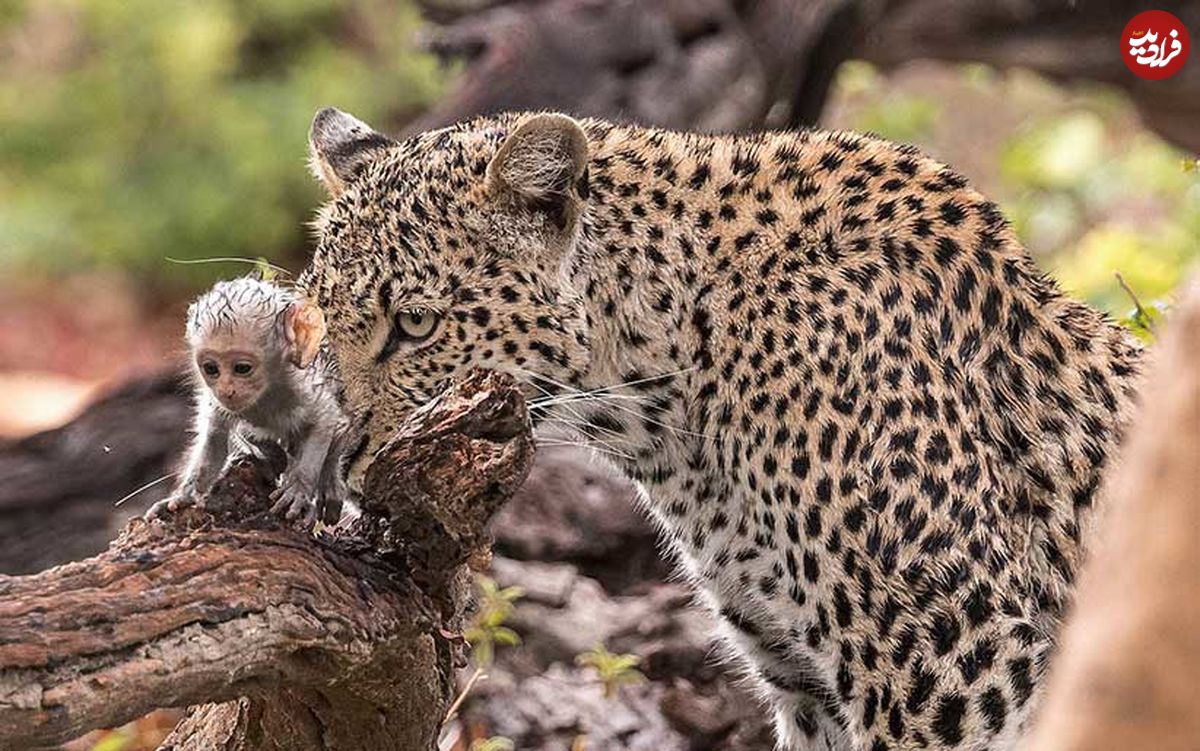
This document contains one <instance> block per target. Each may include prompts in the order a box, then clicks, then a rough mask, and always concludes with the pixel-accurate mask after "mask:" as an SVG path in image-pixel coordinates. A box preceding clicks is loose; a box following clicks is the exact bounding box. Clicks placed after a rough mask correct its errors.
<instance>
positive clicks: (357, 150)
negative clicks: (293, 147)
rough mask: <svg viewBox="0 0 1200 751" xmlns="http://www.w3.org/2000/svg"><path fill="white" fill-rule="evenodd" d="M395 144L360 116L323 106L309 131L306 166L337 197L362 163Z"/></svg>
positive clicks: (359, 169) (355, 174)
mask: <svg viewBox="0 0 1200 751" xmlns="http://www.w3.org/2000/svg"><path fill="white" fill-rule="evenodd" d="M395 145H396V141H395V140H393V139H391V138H388V137H387V136H385V135H383V134H382V133H378V132H376V131H374V130H372V129H371V126H370V125H367V124H366V123H364V122H363V121H362V120H359V119H358V118H356V117H354V116H352V115H347V114H346V113H345V112H342V111H341V110H338V109H334V108H333V107H326V108H325V109H323V110H321V111H320V112H318V113H317V114H316V117H314V118H313V121H312V127H311V128H310V129H309V131H308V152H309V167H310V168H311V169H312V171H313V174H314V175H316V176H317V179H319V180H320V181H321V182H322V183H324V184H325V189H326V190H328V191H329V194H330V195H331V196H334V197H336V196H337V195H338V194H339V193H341V192H342V191H343V190H344V189H345V187H346V183H348V182H349V181H350V180H353V179H354V178H355V177H357V176H358V173H359V171H361V170H362V168H363V166H364V165H365V164H367V163H368V162H370V161H371V160H372V159H373V158H374V157H376V156H377V155H378V153H379V152H380V151H382V150H384V149H386V148H388V147H389V146H395Z"/></svg>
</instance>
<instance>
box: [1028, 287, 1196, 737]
mask: <svg viewBox="0 0 1200 751" xmlns="http://www.w3.org/2000/svg"><path fill="white" fill-rule="evenodd" d="M1144 393H1146V394H1148V395H1151V396H1150V398H1149V399H1148V400H1147V403H1146V404H1145V407H1144V409H1145V411H1144V413H1143V414H1142V415H1141V416H1140V418H1139V419H1138V420H1137V421H1136V423H1135V427H1134V429H1133V432H1132V434H1131V436H1130V438H1129V442H1128V444H1127V446H1126V448H1125V450H1124V452H1123V456H1122V458H1121V462H1120V465H1119V468H1118V470H1117V471H1116V473H1115V474H1114V475H1113V476H1112V477H1110V478H1109V480H1108V482H1109V491H1108V494H1107V497H1109V498H1110V499H1111V506H1110V508H1109V509H1107V511H1106V513H1107V517H1106V518H1105V519H1104V522H1103V523H1104V525H1105V526H1104V529H1103V531H1102V537H1101V538H1100V542H1099V544H1098V545H1097V546H1096V548H1095V550H1094V553H1093V557H1092V559H1091V560H1090V561H1089V563H1088V566H1087V569H1086V571H1085V577H1084V581H1083V583H1082V585H1081V587H1080V592H1079V599H1078V601H1077V605H1076V610H1075V613H1074V615H1073V617H1072V618H1071V621H1070V623H1069V625H1068V626H1067V628H1066V631H1065V632H1064V636H1063V644H1062V647H1061V651H1060V653H1059V656H1058V657H1057V658H1056V661H1055V663H1054V667H1053V669H1052V672H1051V678H1050V683H1049V688H1048V697H1047V703H1046V705H1045V707H1044V709H1043V712H1042V717H1041V720H1040V722H1039V723H1038V724H1037V726H1036V728H1035V730H1034V733H1033V738H1032V742H1031V743H1030V744H1029V746H1028V748H1029V749H1030V751H1051V750H1053V751H1075V750H1078V751H1083V750H1084V749H1100V748H1112V749H1126V750H1127V751H1142V750H1144V751H1192V750H1193V749H1196V748H1200V713H1198V712H1197V711H1196V710H1197V708H1200V693H1198V692H1197V689H1196V675H1197V674H1200V628H1198V625H1200V603H1198V602H1197V600H1196V598H1195V593H1196V592H1197V591H1200V547H1198V546H1197V530H1200V461H1198V459H1200V279H1196V280H1194V281H1193V283H1192V284H1191V287H1190V290H1189V291H1188V292H1187V294H1186V299H1185V300H1184V302H1183V304H1181V305H1180V306H1179V307H1178V308H1176V309H1175V310H1173V311H1172V312H1171V315H1170V319H1169V321H1168V328H1167V332H1166V336H1165V337H1164V340H1163V341H1162V343H1161V348H1160V350H1159V352H1158V359H1157V362H1156V364H1155V373H1154V374H1153V375H1152V377H1151V379H1150V381H1149V382H1148V384H1147V387H1146V388H1145V389H1144Z"/></svg>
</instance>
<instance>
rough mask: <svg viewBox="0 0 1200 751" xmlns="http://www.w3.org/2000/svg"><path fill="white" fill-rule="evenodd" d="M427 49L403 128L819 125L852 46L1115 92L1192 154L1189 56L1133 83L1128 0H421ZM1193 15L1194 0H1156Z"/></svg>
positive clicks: (883, 55)
mask: <svg viewBox="0 0 1200 751" xmlns="http://www.w3.org/2000/svg"><path fill="white" fill-rule="evenodd" d="M425 5H426V7H427V8H428V9H429V13H430V15H431V17H432V18H434V19H436V20H439V21H441V22H443V24H444V26H443V27H441V28H440V29H438V30H434V31H431V32H430V34H429V38H428V43H429V46H430V47H431V48H432V49H433V50H434V51H436V52H438V53H439V54H441V55H443V56H444V57H446V58H448V59H464V60H466V61H467V68H466V71H465V72H464V74H463V75H462V77H461V78H460V80H459V81H458V84H457V86H456V87H455V89H454V90H453V91H452V92H451V93H450V94H449V96H447V97H446V98H445V99H443V100H442V101H441V102H439V103H438V104H437V105H436V106H435V107H434V108H433V110H432V111H431V112H429V113H428V114H427V115H426V116H425V117H423V118H420V119H418V120H417V121H416V123H415V124H413V127H412V130H424V129H428V128H431V127H440V126H443V125H447V124H449V123H452V122H456V121H458V120H462V119H465V118H468V117H472V116H474V115H478V114H486V113H492V112H500V111H504V110H523V109H558V110H563V111H566V112H570V113H574V114H577V115H585V116H595V117H607V118H617V119H629V120H633V121H635V122H639V123H643V124H647V125H659V126H664V127H669V128H678V129H690V130H749V129H756V128H763V127H770V128H778V127H798V126H803V125H814V124H816V123H817V121H818V118H819V116H820V113H821V109H822V107H823V105H824V103H825V100H826V98H827V96H828V94H829V86H830V84H831V82H832V80H833V76H834V73H835V72H836V70H837V68H838V66H839V65H841V63H843V62H845V61H846V60H848V59H851V58H860V59H866V60H869V61H871V62H875V63H877V64H880V65H882V66H885V67H891V66H897V65H901V64H903V63H906V62H910V61H913V60H920V59H934V60H945V61H950V62H977V63H985V64H987V65H992V66H995V67H997V68H1013V67H1020V68H1029V69H1032V70H1035V71H1037V72H1039V73H1042V74H1044V75H1047V76H1049V77H1051V78H1054V79H1057V80H1059V81H1062V82H1064V83H1067V84H1079V83H1093V82H1095V83H1103V84H1109V85H1113V86H1116V87H1118V88H1120V89H1122V90H1124V91H1125V92H1126V93H1127V94H1128V95H1129V96H1130V97H1131V99H1132V100H1133V102H1134V104H1135V105H1136V106H1137V107H1138V109H1139V111H1140V112H1141V114H1142V116H1143V118H1144V119H1145V121H1146V124H1147V125H1149V126H1150V127H1151V128H1153V129H1154V130H1156V131H1158V133H1159V134H1160V135H1161V136H1162V137H1163V138H1165V139H1167V140H1168V141H1172V142H1173V143H1175V144H1177V145H1179V146H1182V147H1183V148H1186V149H1190V150H1193V151H1200V66H1198V65H1187V66H1184V69H1183V70H1182V71H1181V72H1180V73H1178V74H1177V75H1175V76H1173V77H1172V78H1170V79H1168V80H1166V81H1143V80H1142V79H1140V78H1137V77H1136V76H1134V75H1132V74H1131V73H1130V72H1129V71H1128V70H1127V69H1126V68H1125V64H1124V63H1123V62H1122V59H1121V54H1120V42H1121V32H1122V31H1123V30H1124V27H1125V24H1126V23H1127V22H1128V21H1129V20H1130V19H1131V18H1132V17H1133V16H1134V15H1135V14H1137V13H1138V12H1139V11H1142V10H1145V9H1146V7H1145V4H1144V3H1139V2H1135V1H1134V0H1100V1H1097V2H1079V1H1078V0H1007V1H1006V2H995V0H756V1H755V0H535V1H533V2H515V1H513V2H493V3H461V2H457V3H456V2H452V1H450V0H441V1H439V0H425ZM1155 7H1156V8H1160V9H1162V10H1167V11H1171V12H1173V13H1174V14H1175V15H1177V16H1178V17H1179V18H1180V20H1182V21H1183V23H1184V25H1185V26H1187V27H1188V28H1191V29H1197V28H1200V2H1197V0H1164V2H1161V3H1159V4H1157V5H1156V6H1155Z"/></svg>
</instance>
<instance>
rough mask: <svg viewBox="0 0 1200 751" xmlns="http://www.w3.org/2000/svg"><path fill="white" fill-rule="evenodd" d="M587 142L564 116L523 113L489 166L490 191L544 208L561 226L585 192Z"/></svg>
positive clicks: (533, 207) (520, 203)
mask: <svg viewBox="0 0 1200 751" xmlns="http://www.w3.org/2000/svg"><path fill="white" fill-rule="evenodd" d="M587 163H588V141H587V136H586V135H585V134H584V132H583V128H581V127H580V126H579V123H578V122H576V121H575V120H573V119H572V118H570V117H567V116H566V115H555V114H542V115H534V116H532V117H529V118H527V119H526V120H524V121H523V122H521V124H520V125H518V126H517V129H516V130H515V131H513V132H512V133H511V134H510V135H509V136H508V138H507V139H505V141H504V143H503V144H501V146H500V151H499V152H497V153H496V156H494V157H493V158H492V161H491V163H490V164H488V168H487V180H488V186H489V188H490V190H491V191H492V194H493V195H495V196H497V197H500V198H507V199H509V200H512V201H513V202H515V203H516V204H517V205H518V206H520V207H522V208H526V209H531V210H533V211H538V212H543V213H545V214H546V215H547V216H548V217H550V219H551V220H552V221H553V222H554V224H555V225H556V226H557V227H558V228H559V229H560V230H565V229H567V228H568V227H570V226H571V225H572V224H573V223H574V221H575V218H576V217H577V216H578V214H579V207H580V204H581V203H582V200H583V199H584V198H585V197H586V196H587V176H586V175H587Z"/></svg>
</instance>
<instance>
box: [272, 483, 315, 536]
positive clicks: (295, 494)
mask: <svg viewBox="0 0 1200 751" xmlns="http://www.w3.org/2000/svg"><path fill="white" fill-rule="evenodd" d="M316 485H317V483H316V482H313V481H311V480H309V479H308V477H306V476H304V475H300V474H297V473H290V472H285V473H284V475H283V478H282V479H281V480H280V481H279V487H278V488H277V489H276V490H275V492H274V493H272V494H271V500H272V501H274V502H275V504H274V505H273V506H271V512H272V513H275V514H279V515H280V516H282V517H284V518H285V519H287V520H289V521H292V520H296V519H299V520H302V521H303V522H304V523H305V524H311V523H312V522H313V521H314V516H315V513H316V505H317V504H316V498H317V488H316Z"/></svg>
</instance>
